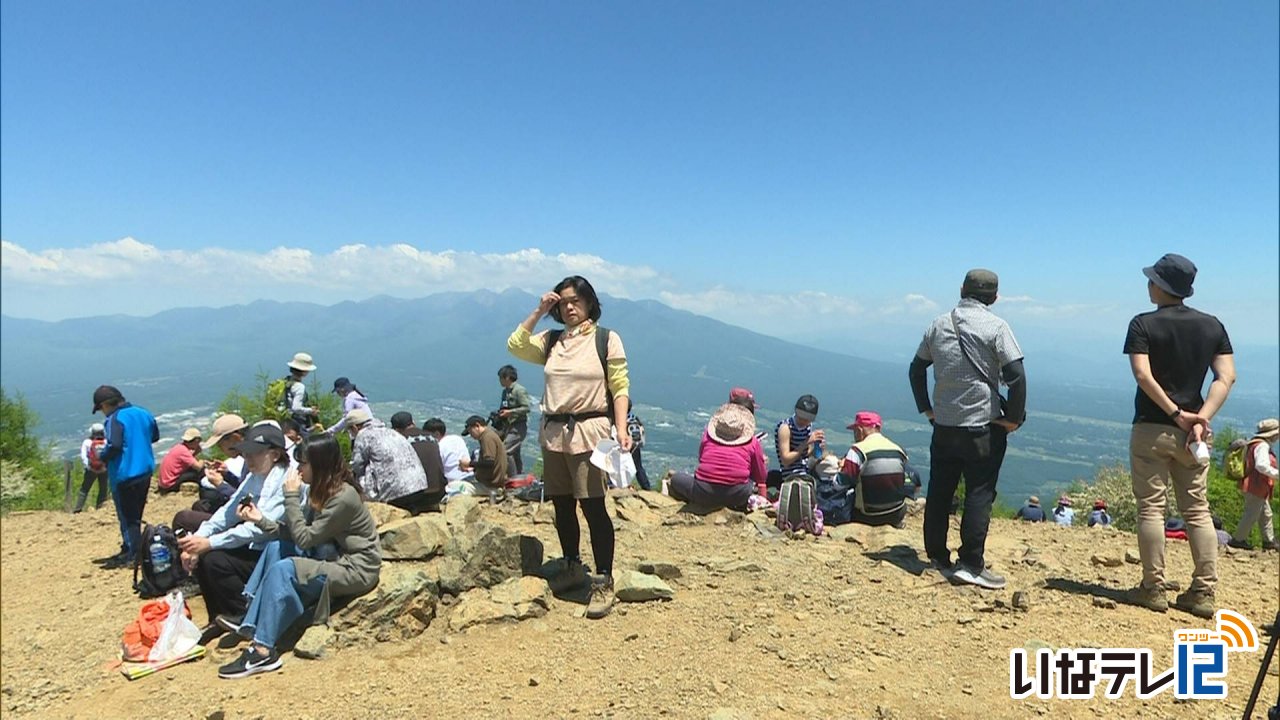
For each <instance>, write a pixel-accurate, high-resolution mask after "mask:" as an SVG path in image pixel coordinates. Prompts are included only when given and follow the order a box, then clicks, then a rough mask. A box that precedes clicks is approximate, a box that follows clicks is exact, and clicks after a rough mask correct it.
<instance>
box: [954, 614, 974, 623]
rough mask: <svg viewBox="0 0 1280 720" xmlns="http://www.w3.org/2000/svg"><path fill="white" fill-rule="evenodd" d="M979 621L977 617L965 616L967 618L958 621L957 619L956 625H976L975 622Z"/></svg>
mask: <svg viewBox="0 0 1280 720" xmlns="http://www.w3.org/2000/svg"><path fill="white" fill-rule="evenodd" d="M977 621H978V618H976V617H974V616H972V615H965V616H963V617H960V618H957V619H956V623H958V624H960V625H970V624H972V623H975V622H977Z"/></svg>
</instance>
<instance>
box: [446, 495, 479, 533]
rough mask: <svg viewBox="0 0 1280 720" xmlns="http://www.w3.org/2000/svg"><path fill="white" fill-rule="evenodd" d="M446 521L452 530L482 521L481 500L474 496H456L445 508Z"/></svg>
mask: <svg viewBox="0 0 1280 720" xmlns="http://www.w3.org/2000/svg"><path fill="white" fill-rule="evenodd" d="M444 520H445V522H446V523H448V525H449V527H450V529H452V530H454V531H455V532H456V531H457V529H458V528H460V527H463V526H466V525H470V524H472V523H476V522H479V521H480V498H478V497H476V496H474V495H454V496H453V497H451V498H449V502H447V503H445V506H444Z"/></svg>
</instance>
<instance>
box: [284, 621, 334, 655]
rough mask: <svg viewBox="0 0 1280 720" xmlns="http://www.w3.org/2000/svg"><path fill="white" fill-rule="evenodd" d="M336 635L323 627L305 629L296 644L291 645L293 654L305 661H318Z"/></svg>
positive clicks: (315, 626)
mask: <svg viewBox="0 0 1280 720" xmlns="http://www.w3.org/2000/svg"><path fill="white" fill-rule="evenodd" d="M336 637H337V635H336V634H335V633H334V632H333V630H332V629H331V628H328V627H326V626H324V625H312V626H311V627H309V628H307V630H306V632H304V633H303V634H302V637H301V638H299V639H298V642H296V643H294V645H293V654H294V655H296V656H298V657H300V658H305V659H307V660H319V659H320V658H322V657H324V655H325V650H326V649H327V648H328V647H329V646H330V645H331V644H333V642H334V640H335V638H336Z"/></svg>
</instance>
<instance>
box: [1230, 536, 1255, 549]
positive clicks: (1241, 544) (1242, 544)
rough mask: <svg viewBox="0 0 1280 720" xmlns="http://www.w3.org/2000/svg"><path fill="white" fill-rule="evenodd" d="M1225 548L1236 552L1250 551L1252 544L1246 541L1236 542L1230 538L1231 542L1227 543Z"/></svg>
mask: <svg viewBox="0 0 1280 720" xmlns="http://www.w3.org/2000/svg"><path fill="white" fill-rule="evenodd" d="M1227 547H1230V548H1235V549H1237V550H1252V549H1253V544H1252V543H1250V542H1249V541H1248V540H1236V539H1235V538H1232V539H1231V541H1230V542H1228V543H1227Z"/></svg>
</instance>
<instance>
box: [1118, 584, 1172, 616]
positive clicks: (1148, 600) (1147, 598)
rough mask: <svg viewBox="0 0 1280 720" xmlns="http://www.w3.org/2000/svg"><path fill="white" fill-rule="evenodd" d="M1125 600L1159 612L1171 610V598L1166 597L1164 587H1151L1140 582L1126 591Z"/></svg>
mask: <svg viewBox="0 0 1280 720" xmlns="http://www.w3.org/2000/svg"><path fill="white" fill-rule="evenodd" d="M1124 601H1125V602H1126V603H1128V604H1130V605H1137V606H1138V607H1144V608H1146V609H1148V610H1154V611H1155V612H1159V613H1162V612H1167V611H1168V610H1169V599H1168V598H1167V597H1165V594H1164V588H1162V587H1153V588H1149V587H1147V586H1146V585H1143V584H1141V583H1139V584H1138V587H1136V588H1134V589H1132V590H1130V591H1129V592H1127V593H1125V596H1124Z"/></svg>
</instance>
